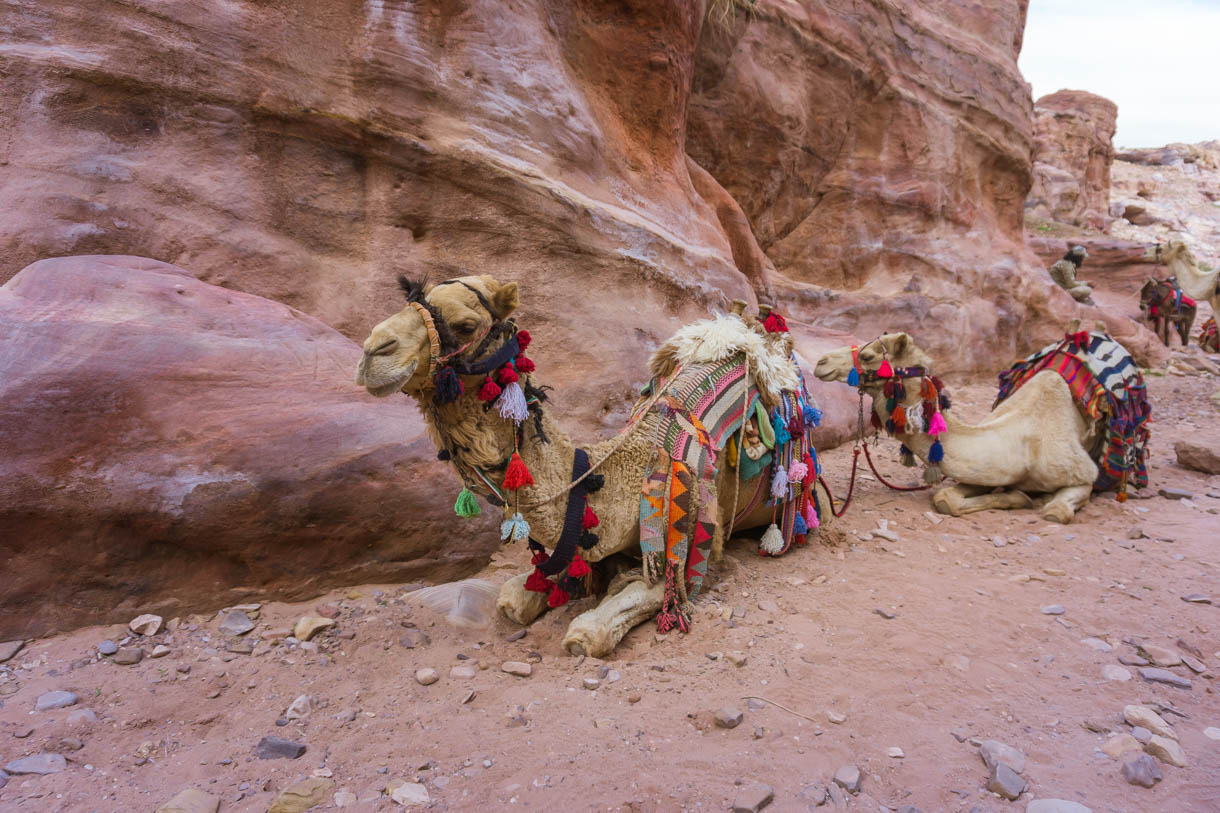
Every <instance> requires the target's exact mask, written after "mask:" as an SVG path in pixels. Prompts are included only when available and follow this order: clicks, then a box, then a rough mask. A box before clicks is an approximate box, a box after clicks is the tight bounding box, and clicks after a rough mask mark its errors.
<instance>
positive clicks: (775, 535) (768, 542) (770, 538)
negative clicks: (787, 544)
mask: <svg viewBox="0 0 1220 813" xmlns="http://www.w3.org/2000/svg"><path fill="white" fill-rule="evenodd" d="M758 549H759V550H760V551H761V552H763V553H765V554H767V555H768V556H778V555H779V553H780V551H782V550H783V549H784V535H783V534H781V533H780V532H779V526H777V525H776V524H775V523H774V522H772V523H771V527H770V528H768V529H767V532H766V533H764V534H763V535H762V539H761V540H759V542H758Z"/></svg>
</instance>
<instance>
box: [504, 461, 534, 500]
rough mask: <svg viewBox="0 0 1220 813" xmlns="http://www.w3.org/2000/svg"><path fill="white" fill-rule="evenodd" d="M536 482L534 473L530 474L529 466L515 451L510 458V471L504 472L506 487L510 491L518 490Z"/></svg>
mask: <svg viewBox="0 0 1220 813" xmlns="http://www.w3.org/2000/svg"><path fill="white" fill-rule="evenodd" d="M533 484H534V475H532V474H530V470H529V468H528V467H527V466H526V465H525V461H524V460H522V459H521V455H519V454H517V453H516V452H513V455H512V457H510V458H509V459H508V471H506V472H505V473H504V488H506V489H507V490H509V491H516V490H517V489H519V488H524V487H525V486H532V485H533Z"/></svg>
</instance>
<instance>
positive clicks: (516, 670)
mask: <svg viewBox="0 0 1220 813" xmlns="http://www.w3.org/2000/svg"><path fill="white" fill-rule="evenodd" d="M500 671H502V672H508V674H510V675H516V676H517V677H529V676H530V675H531V674H533V672H534V667H532V666H530V665H529V664H528V663H522V662H521V661H505V662H504V663H503V664H501V665H500Z"/></svg>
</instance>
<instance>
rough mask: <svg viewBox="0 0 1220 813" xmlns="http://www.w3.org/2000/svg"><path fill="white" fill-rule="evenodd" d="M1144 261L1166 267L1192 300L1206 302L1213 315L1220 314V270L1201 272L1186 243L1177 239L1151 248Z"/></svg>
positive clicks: (1145, 254) (1183, 291)
mask: <svg viewBox="0 0 1220 813" xmlns="http://www.w3.org/2000/svg"><path fill="white" fill-rule="evenodd" d="M1144 260H1145V261H1148V262H1157V263H1163V264H1164V265H1166V266H1167V267H1168V268H1169V274H1170V276H1172V277H1174V278H1175V279H1176V280H1177V281H1178V287H1180V288H1181V289H1182V293H1184V294H1186V295H1187V296H1189V297H1190V298H1191V299H1195V300H1204V301H1206V302H1207V303H1208V304H1210V305H1211V306H1212V313H1218V314H1220V268H1217V269H1216V270H1214V271H1207V272H1204V271H1200V270H1199V266H1198V264H1197V263H1196V262H1195V257H1194V255H1193V254H1191V253H1190V249H1189V248H1188V247H1187V246H1186V243H1184V242H1183V241H1181V240H1179V239H1176V238H1175V239H1173V240H1170V241H1168V242H1166V243H1161V244H1159V245H1155V246H1151V247H1149V249H1148V250H1147V251H1146V252H1144Z"/></svg>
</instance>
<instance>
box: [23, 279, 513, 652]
mask: <svg viewBox="0 0 1220 813" xmlns="http://www.w3.org/2000/svg"><path fill="white" fill-rule="evenodd" d="M359 356H360V351H359V349H358V348H357V347H356V346H355V345H354V344H353V343H352V342H351V341H349V340H348V339H345V338H344V337H342V336H340V335H339V334H338V333H336V332H335V331H334V330H332V329H331V328H329V327H327V326H326V325H324V324H322V323H321V322H319V321H318V320H316V319H313V318H312V317H309V316H306V315H305V314H303V313H301V312H300V311H296V310H293V309H291V308H289V307H286V306H284V305H282V304H280V303H277V302H271V301H269V300H266V299H262V298H260V297H256V296H251V295H249V294H242V293H237V292H235V291H228V290H225V289H223V288H217V287H215V286H212V285H207V284H205V283H202V282H199V281H198V280H196V279H194V278H193V277H191V276H190V275H189V274H188V273H187V272H185V271H183V270H182V269H180V268H175V267H173V266H170V265H166V264H164V263H159V262H156V261H153V260H145V259H140V258H136V257H73V258H69V259H62V260H45V261H42V262H39V263H36V264H34V265H31V266H30V267H29V268H26V269H25V270H24V271H22V272H21V273H20V274H18V275H17V276H16V277H14V278H13V279H12V280H10V281H9V282H8V283H7V284H6V285H4V286H3V287H0V370H3V371H4V374H3V375H0V417H2V418H3V419H2V420H0V448H3V449H4V454H3V455H0V529H3V530H2V531H0V540H2V542H0V551H2V552H0V557H2V558H3V562H4V567H3V569H4V577H3V578H0V640H9V639H12V638H15V637H26V636H31V635H39V634H43V633H47V632H49V631H52V630H55V629H61V630H62V629H65V628H68V627H72V626H78V625H80V624H86V623H92V624H96V623H104V622H124V623H125V622H126V621H128V620H130V619H131V618H132V617H133V616H134V615H136V614H137V613H140V612H147V611H154V612H159V613H161V614H162V615H165V616H166V617H169V616H170V615H174V614H178V613H181V612H183V611H186V610H202V609H212V608H215V607H216V606H223V605H224V604H226V603H236V602H237V601H239V600H241V599H243V598H246V597H254V598H263V597H271V596H280V597H289V598H298V599H301V598H308V597H310V596H312V595H316V594H317V593H318V592H320V591H322V590H325V589H327V588H329V587H332V586H335V585H342V584H352V583H358V582H368V581H382V580H385V581H389V580H396V581H397V580H409V579H412V578H423V577H426V578H433V579H444V578H452V577H456V576H460V575H462V574H463V573H464V572H469V571H470V570H472V569H475V568H477V567H479V566H481V564H482V563H483V562H484V561H485V560H486V557H487V556H489V555H490V552H491V551H492V550H494V549H495V548H496V546H497V545H498V542H497V538H496V533H495V531H494V530H493V529H492V526H493V525H494V522H493V521H492V520H494V519H497V518H494V517H490V516H488V515H485V519H484V520H483V521H478V522H472V523H471V525H470V526H468V527H469V528H470V529H471V530H474V531H475V532H474V533H460V534H458V533H453V529H454V523H455V521H456V520H455V519H454V516H453V511H452V508H451V506H452V503H453V495H454V494H455V493H456V489H455V486H454V485H453V484H452V478H451V477H450V476H448V472H447V471H446V469H445V468H444V466H443V464H441V463H438V462H436V460H435V450H434V449H433V447H432V443H431V441H430V440H428V438H427V437H426V436H425V434H424V431H423V424H422V421H421V420H420V419H419V417H418V414H417V412H416V410H415V408H414V406H413V405H411V403H410V402H409V401H408V400H407V399H406V398H401V399H397V400H394V401H392V402H385V401H380V402H376V403H374V402H372V401H371V400H370V399H367V398H366V397H362V388H360V387H357V386H356V385H355V384H354V383H353V381H352V371H353V369H354V366H355V363H356V360H357V359H358V358H359ZM438 540H443V544H438Z"/></svg>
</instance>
